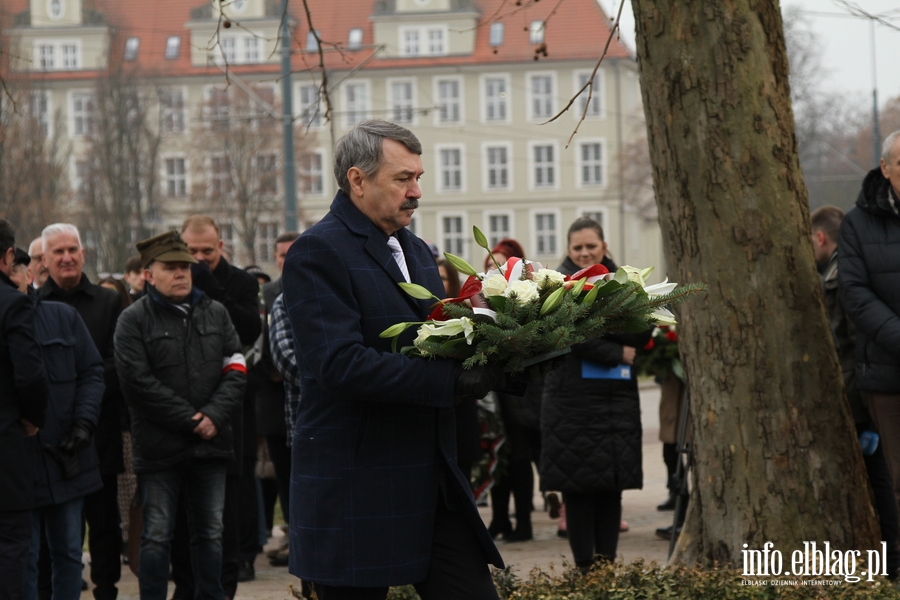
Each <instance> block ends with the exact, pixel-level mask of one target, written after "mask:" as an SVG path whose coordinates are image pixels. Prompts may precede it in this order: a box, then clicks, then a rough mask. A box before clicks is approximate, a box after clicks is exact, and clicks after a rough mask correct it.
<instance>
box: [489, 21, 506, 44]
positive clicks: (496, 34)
mask: <svg viewBox="0 0 900 600" xmlns="http://www.w3.org/2000/svg"><path fill="white" fill-rule="evenodd" d="M488 43H489V44H490V45H491V46H502V45H503V23H500V22H496V23H491V37H490V40H489V41H488Z"/></svg>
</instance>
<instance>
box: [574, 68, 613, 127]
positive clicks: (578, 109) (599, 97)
mask: <svg viewBox="0 0 900 600" xmlns="http://www.w3.org/2000/svg"><path fill="white" fill-rule="evenodd" d="M590 76H591V71H590V70H579V71H574V72H573V73H572V93H573V94H575V93H576V92H577V91H578V90H580V89H581V86H583V85H584V83H581V78H582V77H585V78H590ZM585 82H586V81H585ZM594 86H595V87H596V88H597V90H595V92H596V93H595V94H594V96H593V97H592V98H591V103H592V104H593V103H594V102H596V103H597V106H598V112H597V113H592V112H588V114H586V115H585V116H584V118H585V119H605V118H606V102H605V98H604V92H605V90H606V78H605V73H604V72H603V69H597V75H596V76H595V77H594ZM586 100H587V90H585V92H584V93H583V94H582V95H581V96H579V97H578V98H577V99H576V100H575V105H574V106H573V109H574V110H572V111H570V112H571V113H572V118H573V119H575V120H579V119H581V115H582V114H583V113H584V103H585V101H586Z"/></svg>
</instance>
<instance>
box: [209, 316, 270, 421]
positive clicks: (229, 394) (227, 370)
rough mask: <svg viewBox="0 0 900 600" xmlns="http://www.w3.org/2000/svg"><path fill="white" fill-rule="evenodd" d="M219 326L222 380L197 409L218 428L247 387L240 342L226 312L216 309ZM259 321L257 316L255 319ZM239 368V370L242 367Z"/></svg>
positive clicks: (231, 411)
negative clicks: (221, 333)
mask: <svg viewBox="0 0 900 600" xmlns="http://www.w3.org/2000/svg"><path fill="white" fill-rule="evenodd" d="M217 312H219V319H220V326H221V328H222V331H223V332H224V335H223V336H222V339H223V340H224V344H223V345H222V377H221V378H220V379H219V385H218V386H217V387H216V391H215V392H213V395H212V396H211V397H210V399H209V402H207V403H206V404H205V405H204V406H203V407H202V408H201V409H200V412H202V413H203V414H204V415H206V416H207V417H209V418H210V420H212V422H213V423H215V425H216V427H217V428H219V429H221V428H222V427H224V426H225V425H227V424H228V423H229V421H230V420H231V415H233V414H234V411H236V410H237V409H238V407H239V406H240V404H241V402H242V401H243V399H244V391H245V390H246V388H247V365H246V364H243V360H244V358H243V355H242V354H241V341H240V340H239V339H238V335H237V333H236V332H235V330H234V326H233V325H232V323H231V319H230V318H229V316H228V313H227V312H226V311H224V310H219V311H217ZM256 320H257V322H258V321H259V316H257V318H256ZM242 367H243V368H242Z"/></svg>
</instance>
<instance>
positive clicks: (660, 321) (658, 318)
mask: <svg viewBox="0 0 900 600" xmlns="http://www.w3.org/2000/svg"><path fill="white" fill-rule="evenodd" d="M650 318H651V319H652V320H654V321H655V324H656V325H677V324H678V321H676V320H675V315H673V314H672V311H670V310H669V309H668V308H657V309H656V310H655V311H653V312H652V313H650Z"/></svg>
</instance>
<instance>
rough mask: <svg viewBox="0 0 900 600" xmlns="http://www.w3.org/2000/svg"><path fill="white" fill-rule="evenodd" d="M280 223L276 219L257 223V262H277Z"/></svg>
mask: <svg viewBox="0 0 900 600" xmlns="http://www.w3.org/2000/svg"><path fill="white" fill-rule="evenodd" d="M278 232H279V223H278V221H277V220H276V219H272V220H271V221H263V220H262V219H260V220H259V221H257V223H256V239H255V240H253V241H254V242H255V244H256V262H275V240H276V239H278V235H279V233H278Z"/></svg>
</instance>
